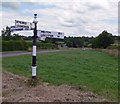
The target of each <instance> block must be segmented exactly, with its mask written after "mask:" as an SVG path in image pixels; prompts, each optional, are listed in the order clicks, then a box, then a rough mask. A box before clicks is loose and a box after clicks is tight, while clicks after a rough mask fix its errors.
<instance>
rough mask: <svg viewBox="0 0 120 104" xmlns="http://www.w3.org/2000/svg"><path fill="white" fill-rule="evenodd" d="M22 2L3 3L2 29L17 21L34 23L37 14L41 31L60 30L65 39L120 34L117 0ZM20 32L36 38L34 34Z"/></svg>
mask: <svg viewBox="0 0 120 104" xmlns="http://www.w3.org/2000/svg"><path fill="white" fill-rule="evenodd" d="M14 1H15V0H14ZM22 1H23V2H2V5H1V8H0V11H1V12H0V17H1V18H2V25H1V26H0V29H1V30H2V28H4V27H6V26H13V25H14V24H15V23H14V21H15V20H22V21H28V22H33V14H34V13H37V14H38V30H39V29H41V30H50V31H60V32H64V33H65V36H89V37H90V36H97V35H99V33H101V32H102V31H103V30H107V31H108V32H110V33H112V34H113V35H117V34H118V0H39V2H36V1H37V0H36V1H35V0H29V2H27V0H26V2H25V0H22ZM30 1H31V2H30ZM68 1H69V2H68ZM17 33H19V34H20V35H26V36H32V35H33V32H32V31H23V32H17Z"/></svg>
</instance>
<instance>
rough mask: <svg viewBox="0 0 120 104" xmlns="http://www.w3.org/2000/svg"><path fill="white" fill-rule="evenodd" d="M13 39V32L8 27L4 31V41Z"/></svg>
mask: <svg viewBox="0 0 120 104" xmlns="http://www.w3.org/2000/svg"><path fill="white" fill-rule="evenodd" d="M10 39H11V31H10V27H8V26H6V29H4V28H3V30H2V40H10Z"/></svg>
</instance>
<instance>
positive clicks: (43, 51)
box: [0, 50, 63, 57]
mask: <svg viewBox="0 0 120 104" xmlns="http://www.w3.org/2000/svg"><path fill="white" fill-rule="evenodd" d="M61 51H63V50H41V51H37V53H47V52H61ZM27 54H31V55H32V52H8V53H2V54H0V57H10V56H19V55H27Z"/></svg>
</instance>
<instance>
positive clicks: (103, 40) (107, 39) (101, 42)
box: [92, 31, 114, 48]
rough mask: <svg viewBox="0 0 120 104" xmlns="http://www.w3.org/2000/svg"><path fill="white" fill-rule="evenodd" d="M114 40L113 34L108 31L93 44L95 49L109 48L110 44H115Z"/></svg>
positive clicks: (100, 35)
mask: <svg viewBox="0 0 120 104" xmlns="http://www.w3.org/2000/svg"><path fill="white" fill-rule="evenodd" d="M113 43H114V40H113V38H112V34H111V33H108V32H107V31H103V32H102V33H101V34H99V36H97V37H96V38H95V39H94V41H93V44H92V47H93V48H107V47H108V46H109V45H110V44H113Z"/></svg>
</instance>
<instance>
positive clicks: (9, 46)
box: [2, 40, 58, 51]
mask: <svg viewBox="0 0 120 104" xmlns="http://www.w3.org/2000/svg"><path fill="white" fill-rule="evenodd" d="M36 45H37V49H38V50H39V49H57V48H58V47H57V45H55V44H52V43H43V42H37V43H36ZM19 50H27V51H32V41H30V42H26V41H23V40H19V41H18V40H10V41H2V51H19Z"/></svg>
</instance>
